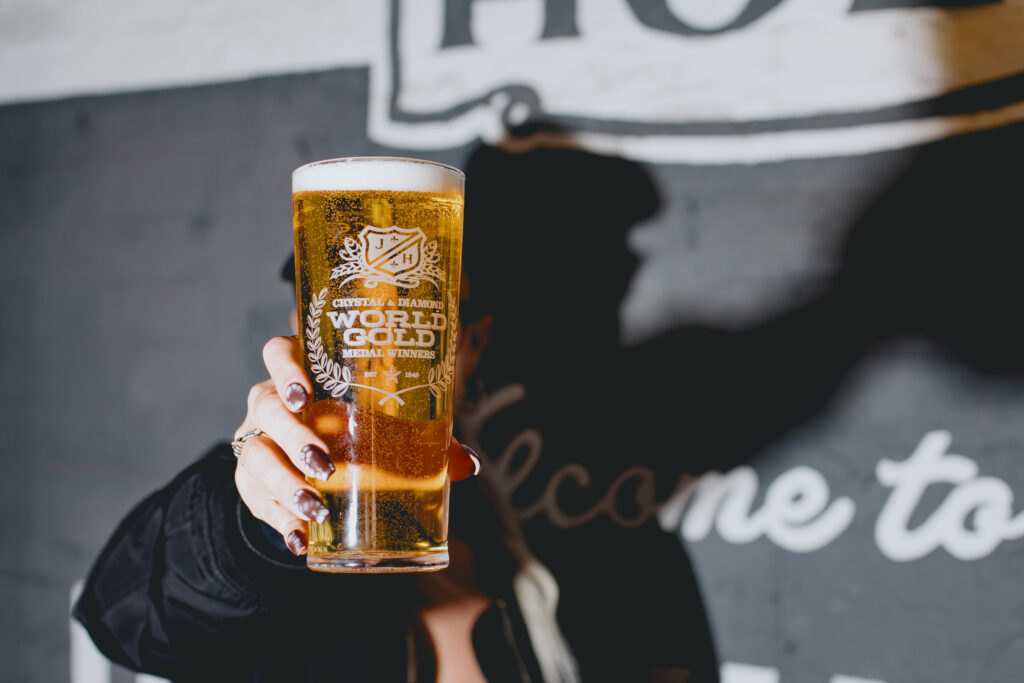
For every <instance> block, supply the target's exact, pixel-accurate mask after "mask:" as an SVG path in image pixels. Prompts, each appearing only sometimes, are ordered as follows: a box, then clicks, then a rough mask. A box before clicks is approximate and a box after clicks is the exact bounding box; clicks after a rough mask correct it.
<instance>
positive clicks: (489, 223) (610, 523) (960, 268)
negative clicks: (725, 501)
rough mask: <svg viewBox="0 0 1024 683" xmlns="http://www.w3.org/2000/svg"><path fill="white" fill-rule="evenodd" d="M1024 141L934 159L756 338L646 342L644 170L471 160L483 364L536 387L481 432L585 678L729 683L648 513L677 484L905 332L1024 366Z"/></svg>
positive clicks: (787, 418)
mask: <svg viewBox="0 0 1024 683" xmlns="http://www.w3.org/2000/svg"><path fill="white" fill-rule="evenodd" d="M1022 147H1024V124H1018V125H1013V126H1007V127H1004V128H1001V129H998V130H994V131H988V132H981V133H974V134H971V135H968V136H963V137H960V138H954V139H950V140H946V141H943V142H940V143H937V144H934V145H931V146H928V147H925V148H923V149H921V150H920V151H919V152H918V153H917V154H916V155H915V158H914V160H913V161H912V163H911V164H910V165H909V166H908V167H907V169H906V171H905V172H904V173H903V174H902V175H901V176H900V177H899V178H898V179H897V180H896V181H895V182H894V183H893V184H892V185H891V186H890V187H889V188H887V189H886V190H885V191H884V192H883V193H882V194H881V195H880V196H879V197H878V199H877V200H876V201H875V202H874V203H873V204H872V205H871V206H870V207H869V208H868V209H867V210H866V211H865V212H864V213H863V215H861V216H860V217H859V218H858V219H857V220H855V221H854V222H853V224H852V226H851V228H850V229H849V230H848V232H847V239H846V242H845V244H844V246H843V249H842V254H841V258H840V266H839V268H838V270H837V272H836V273H835V275H834V278H833V279H832V282H831V284H830V286H828V287H827V288H826V289H825V290H824V291H823V293H822V294H821V295H820V296H819V297H817V298H816V299H814V300H812V301H809V302H808V303H806V304H803V305H800V306H798V307H795V308H793V309H791V310H789V311H786V312H784V313H782V314H780V315H777V316H775V317H773V318H771V319H769V320H767V321H765V322H763V323H761V324H758V325H755V326H751V327H748V328H745V329H724V328H715V327H711V326H702V325H686V326H681V327H678V328H676V329H673V330H671V331H669V332H667V333H665V334H662V335H660V336H658V337H656V338H654V339H651V340H649V341H647V342H644V343H641V344H638V345H636V346H631V347H625V346H624V345H622V344H621V343H620V341H619V340H620V338H621V335H620V330H619V323H618V310H619V306H620V304H621V302H622V301H623V298H624V295H625V292H626V287H627V284H628V282H629V280H630V278H631V276H632V275H633V272H634V269H635V267H636V262H635V260H634V259H633V257H632V256H631V255H630V254H629V251H628V249H627V248H626V243H625V235H626V231H627V229H628V228H629V227H630V226H632V225H634V224H636V223H637V222H638V221H641V220H643V219H644V218H646V217H648V216H650V215H652V214H653V213H654V212H655V211H656V210H657V208H658V205H659V200H658V194H657V190H656V188H655V186H654V184H653V183H652V181H651V180H650V178H649V177H648V176H647V175H646V174H645V172H644V171H643V169H642V168H641V167H640V166H638V165H636V164H633V163H631V162H628V161H624V160H622V159H614V158H607V157H601V156H597V155H593V154H588V153H585V152H581V151H574V150H565V149H562V150H551V149H548V150H535V151H530V152H526V153H523V154H517V155H513V154H507V153H504V152H502V151H500V150H497V149H492V148H481V149H479V150H477V151H476V152H475V153H474V154H473V155H472V156H471V158H470V160H469V163H468V166H467V177H468V179H469V181H468V183H469V184H468V189H467V198H468V200H467V201H468V203H467V214H466V233H465V244H466V246H465V260H466V262H467V264H469V272H470V275H471V278H472V281H473V288H474V298H475V299H476V300H477V301H481V300H482V301H485V302H487V304H488V307H489V308H491V310H493V312H494V315H495V322H494V326H493V330H492V334H491V342H490V347H489V349H488V351H487V353H486V354H485V357H484V360H483V362H482V364H481V367H480V373H479V374H480V377H481V378H482V381H483V382H484V383H485V385H486V387H487V388H488V390H493V389H495V388H499V387H502V386H506V385H509V384H515V385H520V386H521V387H522V388H523V389H524V390H525V395H524V397H523V398H522V399H521V400H515V401H513V402H511V403H510V405H508V406H506V407H503V409H502V410H501V411H500V413H497V414H495V415H492V416H491V417H490V418H489V419H488V421H487V424H486V429H484V430H483V432H482V433H481V439H480V441H481V443H482V445H483V446H484V447H485V449H486V450H487V452H488V453H489V454H490V455H491V457H492V458H494V459H496V461H497V462H499V463H500V466H499V470H501V471H500V472H499V474H501V475H504V476H505V477H507V478H511V479H512V480H513V482H514V483H513V486H512V487H511V490H510V491H509V492H508V502H509V504H510V506H511V507H512V508H513V510H514V517H515V518H516V519H517V520H519V521H520V525H521V528H522V531H523V534H524V536H525V537H526V538H527V539H528V542H529V543H530V546H531V548H532V549H533V550H534V552H535V553H536V554H537V556H538V557H539V558H540V559H541V561H542V562H544V563H545V564H546V565H547V566H548V567H550V568H551V569H552V571H553V573H554V574H555V576H556V577H557V578H558V580H559V581H560V585H561V588H562V595H561V600H560V609H559V621H560V623H561V625H562V627H563V629H564V632H565V635H566V637H567V638H568V640H569V642H570V643H571V644H572V646H573V647H574V649H575V650H576V652H577V655H578V656H579V658H580V660H581V664H582V667H583V672H584V680H587V679H588V675H587V674H588V672H591V673H592V672H594V671H600V672H602V673H601V674H598V675H595V676H594V677H595V678H602V679H604V680H646V679H647V677H649V676H650V674H649V673H648V672H646V671H641V670H640V669H639V668H629V667H630V666H631V665H633V664H636V665H637V666H640V664H639V663H647V664H650V663H652V662H654V663H656V666H662V667H667V668H668V669H673V668H682V669H685V670H688V671H690V672H691V674H692V675H691V677H690V680H691V681H697V680H716V679H717V674H716V672H715V671H716V668H717V665H716V662H715V654H714V648H713V645H712V642H711V638H710V635H709V631H708V628H707V619H706V616H705V613H704V609H703V606H702V602H701V597H700V593H699V590H698V587H697V583H696V581H695V579H694V576H693V572H692V569H691V567H690V564H689V562H688V560H687V558H686V555H685V552H684V550H683V549H682V547H681V545H680V544H679V542H678V541H677V540H676V539H675V538H674V537H672V536H671V535H669V534H665V533H663V532H661V531H660V530H659V529H658V527H657V525H656V523H655V520H654V519H653V518H652V517H651V514H650V509H651V507H650V505H649V504H650V503H651V501H653V500H664V498H665V497H666V496H667V495H668V494H669V493H670V491H671V490H672V488H673V487H674V485H675V484H676V481H677V478H678V476H679V475H680V473H681V472H690V473H694V474H697V473H700V472H704V471H707V470H712V469H714V470H725V469H728V468H731V467H733V466H735V465H737V464H739V463H741V462H744V461H745V460H747V459H749V458H750V457H751V456H753V455H755V454H757V453H758V452H760V451H762V450H763V449H764V448H765V447H766V446H768V445H770V444H772V443H773V442H776V441H777V440H779V439H780V438H782V437H783V436H785V435H786V434H787V433H789V432H790V431H791V430H793V429H794V428H796V427H798V426H800V425H803V424H805V423H806V422H807V421H808V420H810V419H811V418H813V417H814V416H816V415H817V414H819V413H820V412H821V411H822V410H823V409H824V408H825V407H826V406H827V405H828V403H829V400H830V399H831V397H832V396H833V395H834V394H835V392H836V390H837V388H838V387H839V386H841V384H842V381H843V379H844V377H845V376H846V375H847V374H848V373H849V372H850V370H851V369H852V368H853V367H854V366H855V365H856V364H857V363H858V362H859V361H860V360H861V359H862V358H864V357H866V356H867V355H868V354H870V353H872V352H873V351H874V350H875V349H877V348H878V347H879V346H880V345H883V344H886V343H889V342H891V341H893V340H896V339H900V338H906V337H911V338H917V339H924V340H927V341H929V342H931V343H932V344H933V345H935V346H936V347H938V348H940V349H943V350H944V351H945V352H946V353H947V354H948V355H949V356H950V357H951V358H954V359H957V360H958V361H959V362H962V363H964V364H966V365H968V366H969V367H971V368H974V369H975V370H977V371H979V372H985V373H991V374H993V375H1008V374H1013V375H1016V374H1020V373H1021V372H1022V371H1024V354H1022V353H1021V349H1022V348H1024V325H1021V324H1020V322H1019V320H1018V317H1019V309H1020V306H1019V300H1020V292H1022V291H1024V268H1022V267H1021V266H1020V264H1019V259H1020V255H1021V254H1022V253H1024V230H1022V229H1021V221H1020V218H1019V214H1020V211H1019V208H1018V207H1017V202H1018V201H1019V200H1018V195H1019V188H1018V185H1019V180H1018V179H1017V176H1018V175H1019V173H1015V172H1014V169H1016V168H1018V167H1019V160H1018V159H1017V158H1016V155H1017V150H1019V149H1021V148H1022ZM637 468H644V469H647V470H649V471H650V472H651V473H652V478H651V480H650V481H648V480H646V479H644V477H642V476H637V477H630V476H629V473H630V472H635V471H636V469H637ZM624 477H625V478H624ZM645 504H646V505H648V508H647V513H646V514H645V512H644V506H645ZM612 652H614V653H616V655H615V656H613V655H611V654H610V653H612ZM623 652H627V653H630V655H631V656H630V657H629V658H628V660H629V662H630V664H625V663H623V661H624V660H623V658H622V657H621V653H623ZM605 674H608V676H605ZM641 675H642V676H644V678H639V677H638V676H641ZM609 676H610V677H609Z"/></svg>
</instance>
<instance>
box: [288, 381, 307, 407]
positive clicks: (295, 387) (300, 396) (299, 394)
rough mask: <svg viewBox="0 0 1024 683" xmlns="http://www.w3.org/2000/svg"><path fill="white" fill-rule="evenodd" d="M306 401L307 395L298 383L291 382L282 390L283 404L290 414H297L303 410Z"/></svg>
mask: <svg viewBox="0 0 1024 683" xmlns="http://www.w3.org/2000/svg"><path fill="white" fill-rule="evenodd" d="M307 401H309V394H307V393H306V389H305V388H304V387H303V386H302V385H301V384H299V383H298V382H292V383H291V384H289V385H288V386H286V387H285V388H284V404H285V405H286V406H288V409H289V410H291V411H292V412H295V413H297V412H298V411H300V410H302V409H303V408H305V407H306V402H307Z"/></svg>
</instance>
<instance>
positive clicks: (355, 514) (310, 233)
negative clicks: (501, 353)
mask: <svg viewBox="0 0 1024 683" xmlns="http://www.w3.org/2000/svg"><path fill="white" fill-rule="evenodd" d="M463 183H464V177H463V175H462V173H461V172H460V171H458V170H457V169H454V168H451V167H448V166H443V165H440V164H434V163H431V162H425V161H419V160H412V159H395V158H373V157H366V158H352V159H335V160H330V161H325V162H316V163H314V164H308V165H306V166H302V167H300V168H298V169H296V171H295V172H294V173H293V174H292V190H293V195H292V203H293V218H294V230H295V267H296V294H297V299H298V307H299V327H300V337H301V341H302V348H303V358H304V362H305V367H306V370H307V372H308V373H309V376H310V379H311V381H312V382H313V392H314V395H313V401H312V402H311V404H310V406H309V407H308V408H307V409H306V410H305V411H304V413H303V415H302V419H303V420H304V421H305V422H306V423H307V424H309V425H310V426H311V427H312V429H313V430H314V431H316V432H317V433H318V434H320V435H321V436H322V437H323V438H324V439H325V440H326V442H327V444H328V446H329V447H330V453H329V455H330V457H331V459H332V461H333V462H334V466H335V468H336V469H335V473H334V474H333V475H332V476H331V478H330V480H329V481H327V482H322V481H319V480H316V479H310V480H309V482H310V484H312V485H313V486H314V487H315V488H316V489H317V490H318V491H319V492H320V494H321V496H322V497H323V499H324V502H325V503H326V504H327V507H328V509H329V510H330V511H331V515H330V517H329V518H328V519H327V520H326V521H325V522H324V523H323V524H317V523H316V522H310V524H309V550H308V555H307V565H308V566H309V567H310V568H311V569H317V570H321V571H335V572H398V571H425V570H434V569H442V568H444V567H446V566H447V565H448V546H447V541H448V489H449V479H448V446H449V444H450V441H451V426H452V412H453V411H452V396H453V389H454V386H453V385H454V382H455V352H456V335H457V331H458V295H459V277H460V262H461V252H462V213H463Z"/></svg>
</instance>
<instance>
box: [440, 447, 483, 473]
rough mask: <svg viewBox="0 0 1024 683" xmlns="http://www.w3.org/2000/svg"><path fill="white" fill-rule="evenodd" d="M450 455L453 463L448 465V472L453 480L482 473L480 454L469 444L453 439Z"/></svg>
mask: <svg viewBox="0 0 1024 683" xmlns="http://www.w3.org/2000/svg"><path fill="white" fill-rule="evenodd" d="M449 455H450V456H451V464H450V465H449V467H448V474H449V476H450V477H451V479H452V481H459V480H460V479H465V478H466V477H473V476H476V475H477V474H480V455H479V454H478V453H477V452H476V451H474V450H473V449H472V448H470V447H469V446H466V445H463V444H461V443H459V442H458V441H456V440H455V439H452V447H451V451H450V453H449Z"/></svg>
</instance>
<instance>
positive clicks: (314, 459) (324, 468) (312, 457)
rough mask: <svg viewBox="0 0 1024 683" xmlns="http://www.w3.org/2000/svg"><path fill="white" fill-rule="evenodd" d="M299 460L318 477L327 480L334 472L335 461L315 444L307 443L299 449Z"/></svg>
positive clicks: (308, 470)
mask: <svg viewBox="0 0 1024 683" xmlns="http://www.w3.org/2000/svg"><path fill="white" fill-rule="evenodd" d="M299 461H300V462H302V464H303V466H304V467H305V469H306V471H307V472H310V473H312V475H313V476H314V477H316V478H317V479H322V480H324V481H327V480H328V479H330V477H331V475H332V474H334V463H333V462H331V459H330V458H328V457H327V454H325V453H324V452H323V451H322V450H320V449H319V448H317V447H316V446H314V445H313V444H307V445H305V446H303V447H302V450H301V451H299Z"/></svg>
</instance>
